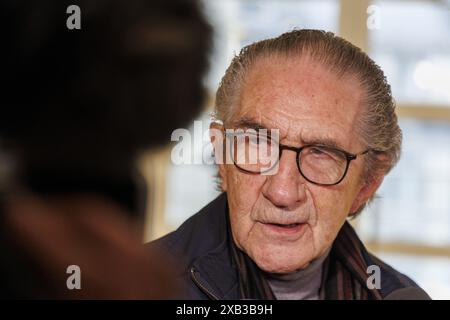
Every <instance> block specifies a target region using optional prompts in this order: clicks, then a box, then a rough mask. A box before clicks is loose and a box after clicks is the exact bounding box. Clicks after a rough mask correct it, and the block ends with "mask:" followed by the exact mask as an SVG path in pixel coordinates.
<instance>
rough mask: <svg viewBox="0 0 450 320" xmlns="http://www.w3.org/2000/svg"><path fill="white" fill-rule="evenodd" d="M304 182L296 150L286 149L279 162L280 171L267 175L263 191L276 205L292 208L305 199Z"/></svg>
mask: <svg viewBox="0 0 450 320" xmlns="http://www.w3.org/2000/svg"><path fill="white" fill-rule="evenodd" d="M304 183H305V180H304V179H303V177H302V176H301V175H300V172H298V168H297V162H296V154H295V152H290V151H287V150H285V151H284V152H283V154H282V156H281V158H280V161H279V162H278V171H277V172H276V173H275V174H273V175H268V176H267V180H266V182H265V184H264V186H263V189H262V192H263V195H264V196H265V197H266V198H267V199H268V200H270V202H272V203H273V204H274V205H275V206H277V207H280V208H284V209H287V210H292V209H295V207H296V206H298V205H299V204H301V203H302V201H303V200H304V199H305V186H304Z"/></svg>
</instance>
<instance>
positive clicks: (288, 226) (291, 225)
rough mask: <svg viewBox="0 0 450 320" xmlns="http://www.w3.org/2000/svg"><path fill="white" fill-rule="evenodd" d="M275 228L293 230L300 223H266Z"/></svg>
mask: <svg viewBox="0 0 450 320" xmlns="http://www.w3.org/2000/svg"><path fill="white" fill-rule="evenodd" d="M268 224H271V225H274V226H277V227H281V228H288V229H289V228H295V227H296V226H298V225H300V224H301V223H289V224H281V223H268Z"/></svg>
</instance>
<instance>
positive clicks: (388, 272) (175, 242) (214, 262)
mask: <svg viewBox="0 0 450 320" xmlns="http://www.w3.org/2000/svg"><path fill="white" fill-rule="evenodd" d="M227 211H228V210H227V197H226V194H225V193H223V194H221V195H220V196H219V197H217V198H216V199H215V200H214V201H212V202H211V203H209V204H208V205H207V206H206V207H204V208H203V209H202V210H200V211H199V212H198V213H197V214H195V215H193V216H192V217H191V218H189V219H188V220H187V221H186V222H184V223H183V224H182V225H181V226H180V227H179V228H178V229H177V230H176V231H174V232H172V233H169V234H168V235H166V236H164V237H162V238H160V239H158V240H156V241H153V242H151V243H150V246H152V247H156V248H158V249H160V250H163V251H164V252H165V253H169V254H171V255H172V256H173V257H174V258H175V259H177V260H176V261H177V262H176V276H177V278H178V279H179V280H180V281H181V283H182V284H183V285H184V290H183V291H182V292H180V295H179V296H178V297H177V298H180V299H196V300H197V299H221V300H222V299H225V300H227V299H239V288H238V287H239V285H238V275H237V271H236V267H235V266H234V263H233V261H232V258H231V254H230V248H228V243H229V242H228V239H227V237H228V235H227V228H226V226H227V214H228V212H227ZM364 259H365V260H366V262H367V264H368V265H372V264H376V265H378V266H380V268H381V295H382V297H383V298H386V297H387V296H389V297H391V296H392V297H394V299H414V298H426V297H427V295H426V293H425V292H424V291H423V290H422V289H420V288H419V287H418V286H417V285H416V284H415V283H414V282H413V281H412V280H411V279H409V278H408V277H406V276H405V275H403V274H401V273H400V272H398V271H396V270H394V269H393V268H391V267H390V266H388V265H387V264H385V263H383V262H382V261H381V260H379V259H378V258H376V257H375V256H373V255H371V254H367V255H366V256H365V257H364ZM411 289H412V290H413V291H412V294H411ZM389 297H388V299H389Z"/></svg>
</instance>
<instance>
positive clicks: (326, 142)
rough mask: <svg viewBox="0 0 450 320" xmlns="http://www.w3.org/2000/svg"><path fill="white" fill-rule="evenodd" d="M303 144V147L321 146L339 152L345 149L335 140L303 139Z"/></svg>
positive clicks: (323, 138)
mask: <svg viewBox="0 0 450 320" xmlns="http://www.w3.org/2000/svg"><path fill="white" fill-rule="evenodd" d="M303 143H304V144H305V145H311V144H314V145H323V146H327V147H332V148H335V149H340V150H345V148H344V147H343V146H342V145H341V144H340V143H339V142H337V141H336V140H334V139H332V138H325V137H322V138H312V139H303Z"/></svg>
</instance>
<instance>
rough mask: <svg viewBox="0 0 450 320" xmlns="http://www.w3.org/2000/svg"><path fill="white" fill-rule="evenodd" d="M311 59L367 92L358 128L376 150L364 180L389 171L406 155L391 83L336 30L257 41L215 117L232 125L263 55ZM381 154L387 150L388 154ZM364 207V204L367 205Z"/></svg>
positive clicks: (240, 59) (239, 60) (229, 80)
mask: <svg viewBox="0 0 450 320" xmlns="http://www.w3.org/2000/svg"><path fill="white" fill-rule="evenodd" d="M277 56H279V57H287V58H293V59H299V58H301V57H308V58H310V59H311V60H313V61H315V62H317V63H319V64H321V65H323V66H326V67H327V68H328V69H329V70H331V71H332V72H334V73H335V74H336V75H337V76H338V77H344V76H348V77H353V78H356V79H357V81H358V82H359V83H360V86H361V88H362V89H363V90H364V91H365V97H364V100H363V104H362V108H363V109H362V110H361V112H359V118H358V124H357V130H358V134H359V136H360V139H361V143H362V144H363V145H365V146H366V147H367V148H369V149H371V150H374V151H373V152H369V154H368V156H366V157H365V159H366V162H365V170H364V171H363V177H364V179H371V178H372V177H374V176H375V173H377V172H379V170H382V171H383V172H384V174H386V173H388V172H389V171H390V170H391V169H392V167H393V166H394V165H395V164H396V163H397V161H398V159H399V157H400V151H401V142H402V133H401V130H400V128H399V126H398V122H397V116H396V114H395V102H394V99H393V97H392V94H391V88H390V85H389V84H388V83H387V81H386V77H385V75H384V73H383V71H382V70H381V69H380V67H379V66H378V65H377V64H376V63H375V62H374V61H373V60H372V59H371V58H369V56H368V55H367V54H366V53H364V52H363V51H362V50H361V49H359V48H358V47H356V46H354V45H353V44H351V43H350V42H348V41H347V40H345V39H343V38H341V37H338V36H336V35H335V34H333V33H332V32H325V31H321V30H307V29H302V30H293V31H290V32H287V33H284V34H282V35H280V36H278V37H276V38H272V39H267V40H263V41H259V42H255V43H253V44H250V45H248V46H246V47H244V48H243V49H242V50H241V51H240V53H239V54H238V55H237V56H235V57H234V58H233V60H232V62H231V64H230V66H229V67H228V69H227V70H226V72H225V75H224V76H223V78H222V81H221V82H220V85H219V88H218V90H217V93H216V102H215V103H216V104H215V118H216V119H218V120H221V121H223V122H224V123H225V124H227V123H228V122H229V121H230V119H232V117H233V115H234V112H235V108H236V107H237V106H239V99H240V90H241V88H243V83H244V81H245V77H246V75H247V73H248V72H249V70H250V69H251V67H252V66H253V65H254V64H255V63H256V62H258V61H260V60H261V59H263V58H266V59H267V58H268V59H269V61H270V58H271V57H277ZM379 154H384V155H385V156H384V157H382V158H383V160H381V159H382V158H380V157H378V155H379ZM361 209H362V208H361Z"/></svg>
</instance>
